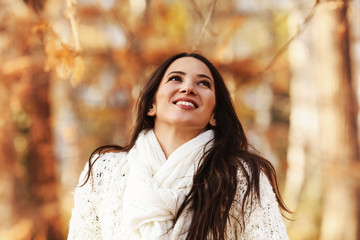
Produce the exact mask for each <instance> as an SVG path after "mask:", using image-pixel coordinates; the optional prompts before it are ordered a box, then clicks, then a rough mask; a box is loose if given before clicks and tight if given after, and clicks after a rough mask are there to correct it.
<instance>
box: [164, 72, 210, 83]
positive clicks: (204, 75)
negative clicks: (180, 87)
mask: <svg viewBox="0 0 360 240" xmlns="http://www.w3.org/2000/svg"><path fill="white" fill-rule="evenodd" d="M174 73H177V74H180V75H186V73H185V72H182V71H172V72H170V73H169V74H168V75H167V77H168V76H169V75H171V74H174ZM197 76H198V77H204V78H207V79H209V80H210V81H212V82H213V81H214V80H213V79H212V78H211V77H209V76H208V75H206V74H198V75H197Z"/></svg>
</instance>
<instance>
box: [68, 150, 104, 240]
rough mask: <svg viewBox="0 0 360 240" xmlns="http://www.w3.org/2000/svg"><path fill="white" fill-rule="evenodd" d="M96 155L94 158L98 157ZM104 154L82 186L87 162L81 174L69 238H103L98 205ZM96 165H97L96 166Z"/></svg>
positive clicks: (72, 239) (75, 193) (89, 239)
mask: <svg viewBox="0 0 360 240" xmlns="http://www.w3.org/2000/svg"><path fill="white" fill-rule="evenodd" d="M97 157H98V155H95V156H94V157H93V159H92V160H94V159H95V158H97ZM102 158H103V156H100V158H99V159H98V160H97V162H96V163H95V164H94V165H93V166H94V167H93V168H92V171H93V174H92V177H90V178H89V181H87V183H86V184H85V185H84V186H81V185H82V184H83V182H84V180H85V179H86V174H87V172H88V169H89V168H88V164H86V166H85V168H84V170H83V172H82V173H81V175H80V179H79V185H78V187H76V189H75V192H74V208H73V209H72V212H71V219H70V224H69V234H68V240H75V239H76V240H79V239H84V240H85V239H86V240H93V239H94V240H95V239H102V237H101V227H100V222H99V215H98V213H97V211H98V209H97V206H98V205H99V201H100V199H99V196H100V190H101V184H102V175H103V174H102V172H101V170H100V169H101V168H102V167H101V166H99V165H101V164H102ZM95 166H96V167H95Z"/></svg>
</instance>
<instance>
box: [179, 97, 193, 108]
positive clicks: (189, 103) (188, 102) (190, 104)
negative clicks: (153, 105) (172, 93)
mask: <svg viewBox="0 0 360 240" xmlns="http://www.w3.org/2000/svg"><path fill="white" fill-rule="evenodd" d="M174 104H175V105H182V106H188V107H191V108H198V106H197V104H196V102H195V101H194V100H192V99H183V98H182V99H177V100H175V101H174Z"/></svg>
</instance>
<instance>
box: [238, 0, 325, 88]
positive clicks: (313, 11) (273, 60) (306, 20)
mask: <svg viewBox="0 0 360 240" xmlns="http://www.w3.org/2000/svg"><path fill="white" fill-rule="evenodd" d="M319 4H320V3H319V2H318V1H316V2H315V4H314V6H313V7H312V9H311V11H310V13H309V14H308V15H307V17H306V18H305V20H304V22H303V24H302V26H301V27H300V28H299V30H298V31H297V33H296V34H295V35H293V36H292V37H291V38H290V39H289V40H288V41H287V42H286V43H285V44H284V45H283V46H282V47H281V48H280V49H279V50H278V51H277V53H276V54H275V55H274V56H273V57H272V59H271V60H270V62H269V63H268V64H267V65H266V67H265V68H264V69H262V70H261V71H259V72H257V73H254V74H252V75H250V76H248V77H246V78H245V79H243V80H244V81H247V80H250V79H252V78H259V77H261V76H262V75H263V74H264V73H266V72H267V71H268V70H269V69H270V68H271V67H272V66H273V65H274V64H275V62H276V61H277V60H278V58H279V57H280V56H281V55H282V54H283V53H284V52H285V51H286V50H287V49H288V47H289V45H290V44H291V43H292V42H293V41H294V40H295V39H296V38H298V37H299V36H300V35H301V34H302V33H303V32H304V31H305V29H306V27H307V25H308V23H309V22H310V21H311V19H312V18H313V17H314V15H315V11H316V8H317V6H318V5H319Z"/></svg>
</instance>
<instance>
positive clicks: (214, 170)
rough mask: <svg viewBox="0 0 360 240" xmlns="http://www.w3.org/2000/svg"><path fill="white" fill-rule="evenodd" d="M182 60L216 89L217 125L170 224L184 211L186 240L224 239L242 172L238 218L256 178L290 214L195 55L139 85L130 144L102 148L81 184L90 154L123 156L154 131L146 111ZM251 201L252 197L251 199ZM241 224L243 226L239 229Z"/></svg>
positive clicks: (217, 79) (220, 88) (219, 87)
mask: <svg viewBox="0 0 360 240" xmlns="http://www.w3.org/2000/svg"><path fill="white" fill-rule="evenodd" d="M182 57H193V58H196V59H198V60H200V61H202V62H203V63H204V64H206V66H207V67H208V68H209V70H210V71H211V74H212V76H213V78H214V84H215V100H216V104H215V109H214V116H215V118H216V126H215V127H212V126H210V125H209V124H208V126H207V128H212V129H213V130H214V142H213V147H212V148H211V149H210V150H208V151H207V152H206V153H205V154H204V156H203V159H202V161H201V162H200V165H199V167H198V169H197V171H196V173H195V175H194V177H193V186H192V188H191V190H190V192H189V194H188V195H187V196H186V198H185V201H184V202H183V204H182V205H181V206H180V208H179V210H178V212H177V214H176V216H175V219H174V224H175V223H176V221H177V220H178V219H179V217H180V215H181V214H182V213H183V212H184V211H185V209H190V210H191V211H192V219H191V224H190V227H189V229H187V238H186V239H188V240H195V239H206V238H207V237H208V236H212V238H213V239H218V240H224V239H225V238H226V234H225V232H226V223H227V221H228V219H229V218H230V217H231V216H230V214H229V210H230V207H231V205H232V203H233V201H234V197H235V193H236V190H237V182H238V172H239V171H241V172H242V174H243V175H244V176H245V178H246V181H247V189H246V191H245V195H244V198H243V199H241V201H242V202H241V206H242V209H241V213H242V215H241V216H245V209H244V206H245V205H246V204H245V203H246V202H250V203H251V204H252V203H253V202H254V201H261V199H260V186H259V179H260V173H261V172H264V174H265V175H266V176H267V178H268V179H269V182H270V184H271V185H272V188H273V190H274V192H275V195H276V198H277V201H278V204H279V207H280V208H281V209H282V210H285V211H286V212H290V211H289V210H288V209H287V207H286V205H285V204H284V201H283V200H282V198H281V195H280V192H279V188H278V183H277V178H276V173H275V169H274V167H273V166H272V164H271V163H270V162H269V161H268V160H266V159H264V158H263V157H261V156H260V155H258V154H257V153H256V152H255V151H251V150H250V147H249V143H248V140H247V138H246V136H245V133H244V130H243V127H242V125H241V123H240V121H239V119H238V117H237V115H236V112H235V109H234V106H233V103H232V100H231V97H230V94H229V91H228V89H227V87H226V85H225V83H224V80H223V78H222V77H221V75H220V73H219V72H218V71H217V69H216V68H215V66H214V65H213V64H212V63H211V62H210V61H209V60H208V59H206V58H205V57H204V56H202V55H200V54H198V53H180V54H176V55H174V56H172V57H170V58H169V59H167V60H165V61H164V62H163V63H162V64H161V65H160V66H159V67H158V68H157V69H156V71H155V72H154V73H153V74H152V75H151V76H150V78H149V81H148V82H147V83H146V85H145V86H144V88H143V90H142V92H141V94H140V96H139V99H138V102H137V118H136V123H135V128H134V131H133V135H132V137H131V139H130V142H129V144H128V145H126V146H123V147H121V146H117V145H107V146H102V147H99V148H98V149H96V150H95V151H94V152H93V153H92V154H91V156H90V158H89V171H88V174H87V178H86V180H85V182H84V184H85V183H86V182H87V181H88V180H89V178H90V176H91V174H92V171H91V169H92V166H93V165H94V163H95V162H96V160H97V159H95V160H92V158H93V156H94V154H99V155H100V154H101V153H103V152H109V151H125V152H128V151H130V149H131V148H132V147H133V146H134V144H135V142H136V139H137V138H138V136H139V133H140V132H141V131H142V130H144V129H152V128H154V123H155V122H154V117H152V116H148V115H147V112H148V110H149V109H150V107H151V106H152V103H153V102H154V100H155V95H156V92H157V90H158V87H159V85H160V82H161V80H162V78H163V76H164V74H165V72H166V70H167V68H168V67H169V66H170V64H171V63H173V62H174V61H175V60H176V59H179V58H182ZM254 196H255V197H254ZM241 223H242V224H241ZM239 224H241V225H242V226H243V225H244V224H245V221H244V217H243V219H239Z"/></svg>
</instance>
